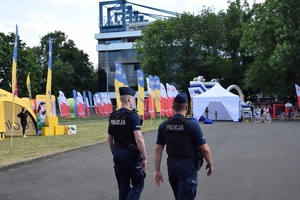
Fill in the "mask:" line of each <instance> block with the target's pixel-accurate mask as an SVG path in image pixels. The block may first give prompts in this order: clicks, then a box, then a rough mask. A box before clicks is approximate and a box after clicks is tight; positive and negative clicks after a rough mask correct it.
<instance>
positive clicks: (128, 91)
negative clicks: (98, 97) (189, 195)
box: [119, 87, 135, 97]
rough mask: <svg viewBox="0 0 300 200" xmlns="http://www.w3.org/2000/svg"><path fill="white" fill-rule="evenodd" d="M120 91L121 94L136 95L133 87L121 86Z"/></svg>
mask: <svg viewBox="0 0 300 200" xmlns="http://www.w3.org/2000/svg"><path fill="white" fill-rule="evenodd" d="M119 92H120V96H123V95H131V96H133V97H134V95H135V91H134V89H131V88H130V87H120V88H119Z"/></svg>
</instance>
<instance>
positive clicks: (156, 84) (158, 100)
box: [153, 76, 161, 112]
mask: <svg viewBox="0 0 300 200" xmlns="http://www.w3.org/2000/svg"><path fill="white" fill-rule="evenodd" d="M153 79H154V87H155V108H156V112H161V95H160V78H159V77H158V76H154V77H153Z"/></svg>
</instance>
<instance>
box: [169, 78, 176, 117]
mask: <svg viewBox="0 0 300 200" xmlns="http://www.w3.org/2000/svg"><path fill="white" fill-rule="evenodd" d="M166 85H167V94H168V110H169V115H170V116H173V115H174V112H173V109H172V104H173V100H174V98H175V96H176V95H177V94H178V91H177V89H176V88H175V86H173V85H170V84H168V83H166Z"/></svg>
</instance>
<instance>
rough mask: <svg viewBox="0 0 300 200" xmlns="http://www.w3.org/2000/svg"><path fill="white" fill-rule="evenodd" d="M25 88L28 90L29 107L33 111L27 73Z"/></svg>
mask: <svg viewBox="0 0 300 200" xmlns="http://www.w3.org/2000/svg"><path fill="white" fill-rule="evenodd" d="M26 86H27V90H28V97H29V107H30V108H31V109H32V110H33V108H34V107H33V105H32V96H31V83H30V72H29V73H28V76H27V78H26Z"/></svg>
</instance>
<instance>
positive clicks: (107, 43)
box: [105, 41, 110, 94]
mask: <svg viewBox="0 0 300 200" xmlns="http://www.w3.org/2000/svg"><path fill="white" fill-rule="evenodd" d="M109 44H110V42H107V41H106V42H105V47H106V48H105V61H106V93H107V94H108V58H107V45H109Z"/></svg>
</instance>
